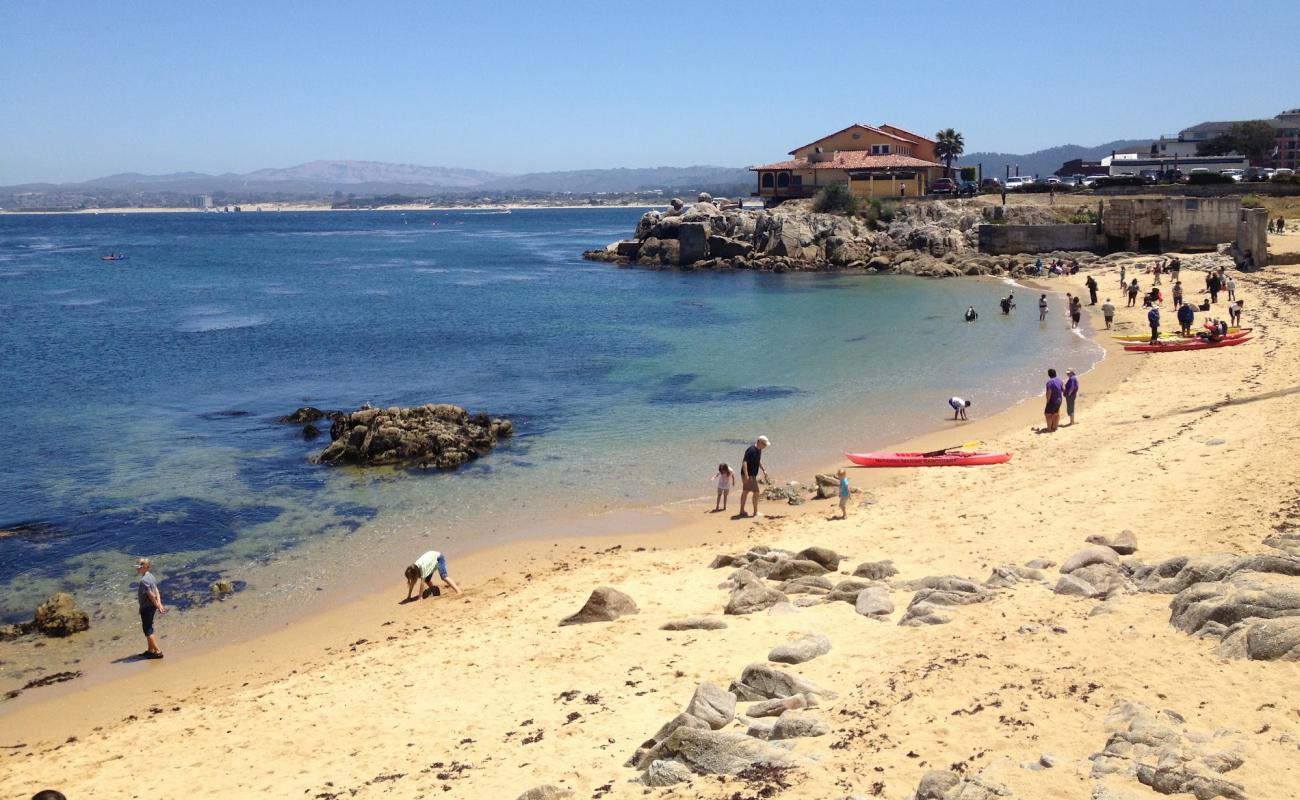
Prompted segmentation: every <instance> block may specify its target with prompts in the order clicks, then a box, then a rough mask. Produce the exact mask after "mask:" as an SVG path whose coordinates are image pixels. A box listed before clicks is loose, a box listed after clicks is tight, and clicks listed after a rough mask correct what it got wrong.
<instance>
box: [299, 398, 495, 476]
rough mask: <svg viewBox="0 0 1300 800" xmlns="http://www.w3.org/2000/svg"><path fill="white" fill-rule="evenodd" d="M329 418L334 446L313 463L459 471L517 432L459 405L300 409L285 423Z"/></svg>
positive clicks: (330, 445) (305, 422)
mask: <svg viewBox="0 0 1300 800" xmlns="http://www.w3.org/2000/svg"><path fill="white" fill-rule="evenodd" d="M323 418H330V419H332V420H333V424H332V425H331V426H330V440H331V441H330V444H329V446H328V447H326V448H325V449H324V450H323V451H321V452H320V453H318V454H316V455H314V456H312V458H311V461H312V463H314V464H350V465H355V466H362V467H380V466H397V467H417V468H419V469H455V468H456V467H459V466H461V465H462V464H465V463H467V462H469V461H473V460H474V459H476V458H478V457H479V456H481V455H483V454H485V453H487V452H488V451H490V450H491V449H492V448H493V447H495V446H496V445H497V442H498V441H499V440H501V439H504V438H507V437H509V436H510V435H511V434H512V433H513V432H514V426H513V424H512V423H511V422H510V420H506V419H494V418H492V417H489V416H488V415H487V414H470V413H469V412H468V411H466V410H465V409H463V408H461V407H460V406H454V405H450V404H447V403H439V404H436V405H435V404H433V403H428V404H425V405H422V406H415V407H413V408H399V407H397V406H392V407H390V408H382V409H381V408H368V407H367V408H362V409H360V410H359V411H353V412H351V413H343V412H323V411H320V410H319V409H315V408H310V407H308V408H300V409H298V410H297V411H296V412H294V413H293V414H291V415H289V416H287V417H282V418H281V421H284V422H292V423H301V424H305V425H308V426H311V424H312V423H314V422H317V421H319V420H321V419H323Z"/></svg>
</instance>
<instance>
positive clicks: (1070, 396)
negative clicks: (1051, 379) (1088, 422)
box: [1064, 369, 1079, 425]
mask: <svg viewBox="0 0 1300 800" xmlns="http://www.w3.org/2000/svg"><path fill="white" fill-rule="evenodd" d="M1065 374H1066V375H1067V376H1068V377H1066V379H1065V391H1064V394H1065V413H1066V416H1068V417H1069V418H1070V424H1071V425H1073V424H1074V398H1076V397H1078V396H1079V379H1078V378H1076V377H1074V370H1072V369H1067V370H1066V371H1065Z"/></svg>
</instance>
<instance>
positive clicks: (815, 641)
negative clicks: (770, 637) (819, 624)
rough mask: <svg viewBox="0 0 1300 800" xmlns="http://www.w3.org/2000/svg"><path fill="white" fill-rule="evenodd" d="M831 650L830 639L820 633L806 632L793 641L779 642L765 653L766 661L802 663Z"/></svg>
mask: <svg viewBox="0 0 1300 800" xmlns="http://www.w3.org/2000/svg"><path fill="white" fill-rule="evenodd" d="M830 651H831V640H830V639H828V638H826V637H825V636H823V635H822V634H820V633H806V634H804V635H803V636H800V637H799V638H798V639H795V640H794V641H793V642H786V643H785V644H779V645H777V646H776V647H773V648H772V652H770V653H768V654H767V660H768V661H775V662H777V663H779V664H802V663H804V662H805V661H812V660H813V659H814V658H817V657H818V656H824V655H826V654H827V653H829V652H830Z"/></svg>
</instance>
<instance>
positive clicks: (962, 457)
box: [844, 450, 1011, 467]
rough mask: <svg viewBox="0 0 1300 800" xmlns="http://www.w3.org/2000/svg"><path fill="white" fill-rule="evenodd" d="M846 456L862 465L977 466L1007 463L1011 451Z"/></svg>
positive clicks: (855, 454)
mask: <svg viewBox="0 0 1300 800" xmlns="http://www.w3.org/2000/svg"><path fill="white" fill-rule="evenodd" d="M844 456H845V457H846V458H847V459H848V460H849V461H852V462H853V463H854V464H857V465H858V466H860V467H975V466H980V465H982V464H1005V463H1006V462H1008V461H1010V460H1011V454H1010V453H980V452H966V451H963V450H947V451H943V452H939V453H934V454H931V453H890V452H885V451H876V452H873V453H845V454H844Z"/></svg>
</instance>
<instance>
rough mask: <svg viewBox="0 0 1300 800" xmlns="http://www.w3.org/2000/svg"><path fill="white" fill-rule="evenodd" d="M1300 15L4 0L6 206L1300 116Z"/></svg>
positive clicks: (1258, 7) (1027, 8)
mask: <svg viewBox="0 0 1300 800" xmlns="http://www.w3.org/2000/svg"><path fill="white" fill-rule="evenodd" d="M1297 41H1300V12H1298V11H1297V7H1296V5H1295V3H1294V0H1291V2H1273V1H1272V0H1258V1H1250V2H1237V3H1227V2H1222V0H1220V1H1219V2H1200V1H1199V0H1181V1H1180V2H1144V3H1134V2H1124V3H1114V2H1088V3H1068V4H1067V3H1056V2H1041V3H1039V2H1035V3H1019V2H1001V3H983V2H981V3H964V2H942V3H938V2H936V3H928V2H914V3H906V4H885V3H866V2H857V3H855V2H826V3H802V2H801V3H788V2H787V3H778V2H764V1H763V0H746V1H745V2H725V3H722V2H720V3H688V2H657V3H654V2H644V1H643V2H636V3H633V2H617V1H616V0H606V2H573V3H560V2H550V3H547V2H535V1H534V2H520V3H511V2H465V3H442V2H427V1H426V2H387V3H385V2H372V3H357V2H351V3H342V2H311V3H306V2H265V1H263V2H241V0H218V1H217V2H206V3H176V2H167V3H163V2H130V3H127V2H112V1H111V0H101V1H100V2H17V1H16V0H14V1H13V2H5V3H3V4H0V107H2V108H3V112H4V121H3V123H0V184H13V183H19V182H27V181H38V180H41V181H73V180H84V179H88V178H92V177H99V176H103V175H108V174H112V173H116V172H128V171H129V172H147V173H164V172H174V171H185V170H193V171H197V172H211V173H221V172H247V171H250V170H253V169H259V168H263V167H285V166H291V165H294V164H298V163H302V162H304V161H310V160H314V159H336V158H337V159H357V160H374V161H393V162H405V163H414V164H424V165H431V166H455V167H471V168H478V169H487V170H493V171H499V172H529V171H544V170H557V169H580V168H600V167H616V166H661V165H672V166H686V165H691V164H722V165H735V166H744V165H748V164H753V163H762V162H766V161H772V160H777V159H779V158H780V157H782V156H783V155H784V154H785V153H786V151H788V150H790V149H791V148H793V147H796V146H798V145H801V144H804V143H806V142H808V141H811V140H812V139H815V138H817V137H818V136H820V135H822V134H824V133H828V132H830V131H834V130H838V129H839V128H842V127H844V126H845V125H847V124H849V123H852V122H859V121H860V122H868V123H877V124H878V123H881V122H889V123H891V124H895V125H899V126H902V127H905V128H909V129H912V130H916V131H918V132H921V133H932V132H934V131H935V130H938V129H939V128H942V127H949V126H952V127H955V128H957V129H958V130H959V131H961V132H962V133H963V134H964V135H965V138H966V145H967V150H968V151H972V152H973V151H977V150H998V151H1003V152H1028V151H1032V150H1037V149H1041V148H1044V147H1050V146H1053V145H1058V144H1066V143H1074V144H1084V145H1095V144H1100V143H1102V142H1104V141H1109V140H1112V139H1117V138H1127V137H1135V138H1137V137H1146V136H1152V137H1154V136H1156V135H1158V134H1161V133H1170V132H1174V131H1176V130H1178V129H1179V128H1181V127H1186V126H1188V125H1192V124H1195V123H1197V122H1202V121H1205V120H1208V119H1239V118H1259V117H1267V116H1272V115H1274V114H1276V113H1278V112H1279V111H1282V110H1283V109H1285V108H1294V107H1297V106H1300V83H1297V80H1296V76H1297V75H1300V47H1295V46H1294V45H1295V42H1297Z"/></svg>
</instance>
